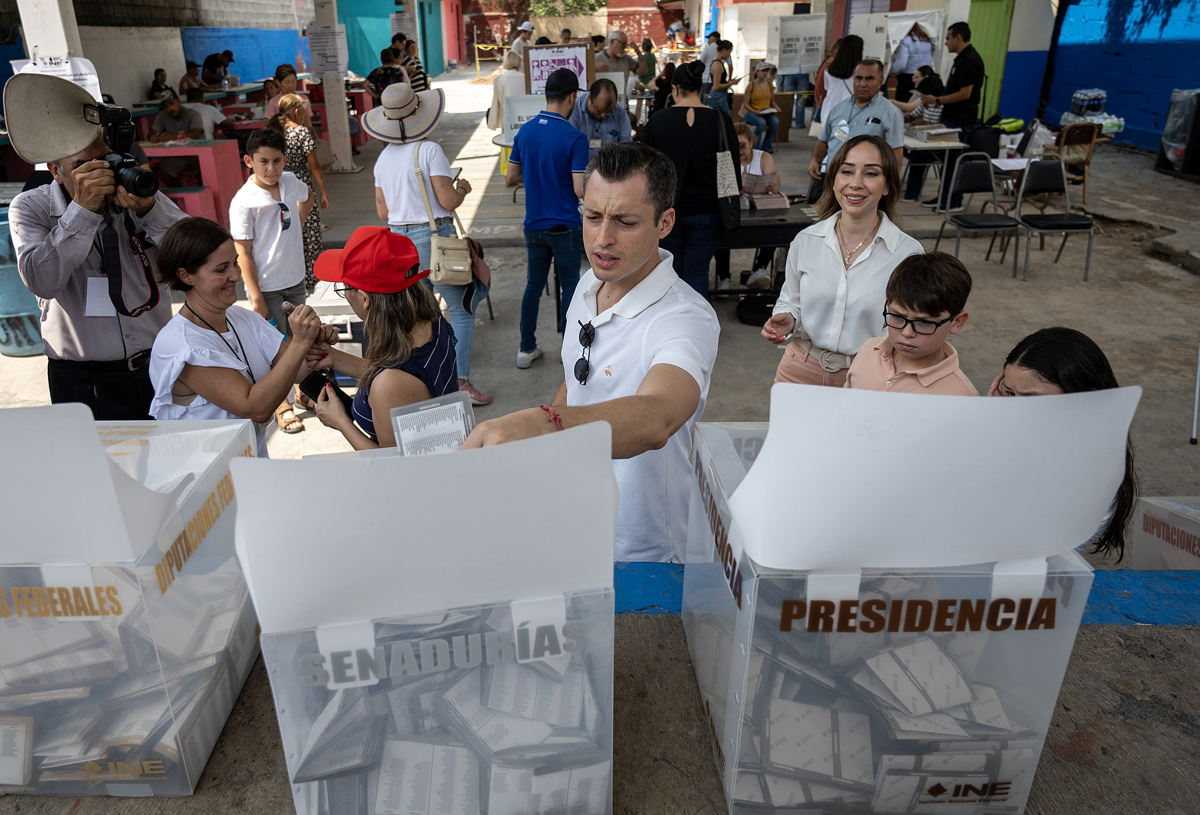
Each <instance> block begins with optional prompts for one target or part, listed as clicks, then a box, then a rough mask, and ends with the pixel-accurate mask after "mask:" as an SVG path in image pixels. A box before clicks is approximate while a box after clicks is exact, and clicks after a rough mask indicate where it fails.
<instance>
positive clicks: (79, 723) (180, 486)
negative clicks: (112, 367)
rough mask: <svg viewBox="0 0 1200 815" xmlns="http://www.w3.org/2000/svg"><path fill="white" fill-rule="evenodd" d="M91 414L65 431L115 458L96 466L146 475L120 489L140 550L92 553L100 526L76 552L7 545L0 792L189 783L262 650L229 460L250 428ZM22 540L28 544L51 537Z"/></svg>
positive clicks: (0, 664) (133, 476)
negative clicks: (66, 558)
mask: <svg viewBox="0 0 1200 815" xmlns="http://www.w3.org/2000/svg"><path fill="white" fill-rule="evenodd" d="M40 410H53V409H40ZM85 412H86V409H85ZM6 413H7V412H6ZM43 415H47V414H43ZM84 418H85V419H86V423H85V424H84V425H79V424H77V423H74V422H69V423H68V425H69V426H64V427H60V428H58V429H57V431H56V432H60V433H64V434H67V435H69V434H71V433H74V432H77V431H81V432H84V433H87V434H90V436H91V438H90V439H89V441H91V444H92V445H93V446H95V453H96V454H97V455H98V456H99V457H100V458H101V459H104V458H105V455H104V453H107V454H108V455H107V459H108V460H110V461H111V462H112V464H113V465H115V468H114V470H113V471H112V472H111V473H109V472H108V470H107V461H106V462H103V464H104V465H105V466H104V467H102V468H101V469H100V470H99V472H100V473H102V474H110V475H111V476H112V479H113V480H114V483H115V482H116V481H121V480H123V479H126V477H128V479H127V480H128V484H127V485H126V486H129V487H131V488H132V487H136V488H137V489H136V490H134V491H133V492H132V493H130V494H129V495H124V494H121V489H120V488H119V489H118V494H119V495H120V500H121V502H122V507H123V508H125V509H127V510H130V511H131V514H130V515H129V517H130V518H131V519H133V518H135V516H136V520H131V521H130V529H129V541H128V542H127V543H126V546H127V548H129V549H130V550H131V551H132V552H133V553H134V557H133V559H131V560H128V561H122V562H104V563H97V562H93V561H91V559H90V558H88V557H87V554H86V553H87V551H88V550H89V547H94V546H95V543H96V542H95V540H91V541H89V540H84V541H80V546H81V548H80V554H79V555H78V560H77V562H78V563H79V564H80V565H63V564H61V563H60V564H54V565H48V564H39V563H36V562H27V563H20V562H14V561H16V560H17V559H18V558H19V557H20V556H21V554H22V553H21V552H14V551H12V550H5V551H4V552H3V555H4V560H5V561H6V562H7V565H2V566H0V793H18V794H26V795H29V794H32V795H74V796H78V795H118V796H145V795H188V794H190V793H191V792H192V790H193V789H194V788H195V786H196V783H197V782H198V781H199V778H200V774H201V772H202V771H203V769H204V765H205V763H206V762H207V760H208V756H209V754H210V753H211V751H212V748H213V745H214V744H215V743H216V741H217V737H218V736H219V735H220V733H221V730H222V729H223V728H224V726H225V720H226V718H227V717H228V715H229V712H230V710H231V709H232V707H233V703H234V701H235V700H236V699H237V696H238V694H239V693H240V691H241V687H242V684H243V682H244V681H245V679H246V676H247V674H248V673H249V670H250V667H251V665H252V664H253V661H254V659H255V657H256V656H257V653H258V642H257V627H258V622H257V619H256V617H255V614H254V609H253V606H252V605H251V603H250V597H249V594H248V592H247V589H246V582H245V580H244V578H243V575H242V570H241V568H240V566H239V564H238V561H237V558H236V557H235V555H234V543H233V528H234V524H233V514H234V511H235V506H236V499H235V496H234V493H233V486H232V481H231V479H230V477H229V464H230V461H231V460H233V459H234V458H236V457H238V456H243V455H253V449H254V434H253V430H252V428H251V426H250V424H249V423H248V422H137V423H117V424H112V423H105V424H95V423H93V422H91V421H90V416H86V417H84ZM12 426H13V425H9V426H8V427H6V431H7V430H11V429H12ZM30 432H32V433H34V434H35V435H36V434H37V433H38V432H40V431H37V430H31V431H30ZM97 433H98V434H99V437H100V443H101V444H103V446H104V448H103V452H101V451H100V448H99V445H96V444H95V437H96V435H97ZM85 446H86V445H85ZM89 453H90V451H89V450H86V449H77V451H76V455H77V456H78V457H80V458H85V457H87V456H88V455H89ZM116 468H119V470H120V472H116ZM14 469H17V470H19V469H20V467H19V466H14ZM134 482H136V483H134ZM139 485H140V486H139ZM93 486H94V485H93ZM72 489H74V487H72ZM81 489H84V488H82V487H81ZM48 509H49V510H51V511H53V507H50V508H48ZM58 511H63V510H62V509H61V508H60V509H59V510H58ZM160 518H161V519H162V522H161V525H160V524H159V519H160ZM139 522H141V523H143V524H144V527H145V528H144V529H143V530H142V531H143V532H146V535H147V540H146V542H145V543H146V545H145V546H142V545H141V544H139V542H138V540H137V538H138V537H139V536H138V534H137V533H136V530H134V529H133V527H134V525H136V524H137V523H139ZM47 523H48V525H49V522H47ZM101 526H102V525H101ZM108 534H114V533H113V531H112V530H108V529H103V528H97V529H96V530H95V536H96V537H101V538H102V537H104V536H106V535H108ZM10 543H11V541H10ZM20 543H21V544H22V545H23V552H24V555H25V556H26V557H28V558H33V557H36V555H37V553H38V552H39V551H45V549H46V548H48V547H39V546H37V545H35V543H34V542H33V541H28V540H26V541H21V542H20ZM57 544H58V545H59V548H60V549H62V548H63V547H62V544H63V542H61V541H59V542H57ZM92 550H93V551H94V548H93V549H92Z"/></svg>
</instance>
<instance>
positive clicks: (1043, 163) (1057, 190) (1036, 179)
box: [1013, 153, 1096, 281]
mask: <svg viewBox="0 0 1200 815" xmlns="http://www.w3.org/2000/svg"><path fill="white" fill-rule="evenodd" d="M1046 194H1050V195H1054V194H1059V195H1062V197H1063V210H1064V212H1062V213H1061V214H1060V213H1038V214H1036V215H1023V214H1022V213H1021V205H1022V204H1023V203H1024V201H1025V196H1027V195H1046ZM1016 217H1017V220H1018V221H1019V222H1020V224H1021V226H1023V227H1024V228H1025V230H1026V233H1027V235H1026V239H1025V280H1029V244H1030V243H1031V242H1032V241H1033V236H1034V235H1035V234H1046V235H1062V236H1063V242H1062V246H1060V247H1058V254H1057V255H1055V256H1054V262H1055V263H1058V260H1059V258H1061V257H1062V253H1063V249H1064V248H1066V245H1067V238H1069V237H1071V235H1073V234H1075V233H1079V232H1086V233H1087V236H1088V245H1087V260H1086V261H1084V264H1083V279H1084V280H1085V281H1086V280H1087V279H1088V270H1089V269H1090V268H1091V265H1092V239H1093V238H1094V237H1095V234H1096V224H1095V222H1094V221H1092V219H1091V218H1089V217H1088V216H1086V215H1079V214H1077V213H1074V212H1071V194H1070V193H1069V192H1068V191H1067V171H1066V168H1065V167H1063V161H1062V157H1061V156H1058V155H1055V154H1054V153H1044V154H1042V155H1041V156H1038V157H1037V158H1035V159H1031V160H1030V162H1029V166H1027V167H1026V168H1025V175H1024V177H1022V179H1021V189H1020V190H1019V191H1018V192H1017V211H1016ZM1015 251H1016V250H1014V253H1015ZM1014 260H1015V258H1014ZM1016 276H1017V269H1016V266H1015V265H1014V266H1013V277H1016Z"/></svg>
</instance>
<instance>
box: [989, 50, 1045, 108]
mask: <svg viewBox="0 0 1200 815" xmlns="http://www.w3.org/2000/svg"><path fill="white" fill-rule="evenodd" d="M1046 56H1047V52H1046V51H1009V52H1008V54H1007V55H1006V56H1005V58H1004V84H1003V85H1001V86H1000V113H1001V114H1003V116H1004V118H1006V119H1024V120H1025V121H1026V122H1028V121H1029V120H1030V119H1032V118H1033V117H1034V116H1036V115H1037V109H1038V101H1039V99H1038V97H1040V96H1041V93H1042V79H1044V78H1045V76H1046Z"/></svg>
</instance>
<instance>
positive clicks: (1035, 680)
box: [683, 386, 1136, 815]
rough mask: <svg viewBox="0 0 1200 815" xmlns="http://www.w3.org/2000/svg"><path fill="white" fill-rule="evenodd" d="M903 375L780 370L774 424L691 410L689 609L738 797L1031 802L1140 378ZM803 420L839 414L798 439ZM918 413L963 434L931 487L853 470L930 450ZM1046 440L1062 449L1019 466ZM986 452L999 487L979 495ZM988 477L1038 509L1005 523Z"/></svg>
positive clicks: (937, 429)
mask: <svg viewBox="0 0 1200 815" xmlns="http://www.w3.org/2000/svg"><path fill="white" fill-rule="evenodd" d="M893 396H894V395H892V394H878V393H865V394H864V393H859V392H852V391H846V392H840V391H839V392H834V391H832V389H822V388H805V387H802V386H791V387H788V386H784V387H782V388H781V387H780V386H776V388H775V389H774V390H773V391H772V404H771V417H772V422H771V425H770V428H768V427H767V426H766V425H763V424H704V423H702V424H700V425H697V430H696V434H695V436H694V444H693V462H694V473H695V482H694V486H693V490H692V501H691V509H690V515H689V525H688V550H687V557H688V560H687V565H686V568H685V574H684V597H683V614H684V618H683V619H684V626H685V630H686V632H687V637H688V645H689V650H690V653H691V655H692V661H693V663H694V665H695V668H696V675H697V682H698V685H699V688H700V694H701V697H702V700H703V702H704V709H705V712H706V714H707V717H708V719H709V723H710V727H711V730H712V741H713V751H714V758H715V759H716V762H717V766H718V769H719V770H720V772H721V775H722V779H723V782H724V786H725V791H726V796H727V799H728V803H729V812H730V813H731V815H732V813H750V812H758V811H763V810H767V811H787V812H794V811H847V812H872V813H938V812H947V811H953V812H957V813H969V814H970V815H976V814H977V815H985V814H987V815H991V814H993V813H994V814H995V815H1000V814H1001V813H1020V812H1022V811H1023V810H1024V807H1025V803H1026V800H1027V799H1028V796H1029V791H1030V788H1031V786H1032V782H1033V777H1034V773H1035V771H1036V769H1037V763H1038V758H1039V756H1040V753H1041V748H1042V745H1043V742H1044V740H1045V737H1046V733H1047V731H1048V728H1049V725H1050V717H1051V715H1052V713H1053V709H1054V704H1055V701H1056V699H1057V695H1058V690H1059V686H1060V685H1061V682H1062V678H1063V674H1064V672H1065V670H1066V664H1067V660H1068V658H1069V656H1070V652H1071V646H1072V643H1073V641H1074V638H1075V634H1076V631H1077V630H1078V626H1079V623H1080V620H1081V619H1082V615H1083V610H1084V607H1085V605H1086V602H1087V595H1088V592H1089V590H1090V587H1091V580H1092V572H1091V569H1090V567H1089V566H1088V565H1087V564H1086V562H1085V561H1083V559H1082V558H1080V557H1079V555H1078V554H1076V553H1075V552H1074V551H1072V548H1073V547H1074V546H1075V545H1077V544H1078V543H1079V542H1081V541H1085V540H1087V538H1088V537H1089V536H1090V535H1091V534H1092V533H1093V531H1094V530H1095V528H1096V527H1097V525H1098V524H1099V522H1100V519H1101V518H1103V516H1104V512H1105V510H1106V509H1107V502H1108V499H1107V497H1106V496H1111V495H1112V494H1113V493H1114V492H1115V490H1116V485H1117V484H1118V483H1119V482H1120V478H1121V473H1122V468H1123V461H1124V445H1125V437H1126V434H1127V432H1128V423H1129V420H1130V418H1131V417H1132V413H1133V408H1134V406H1135V405H1136V394H1130V393H1124V394H1122V393H1119V392H1110V393H1109V394H1106V395H1103V396H1100V395H1098V394H1088V395H1084V396H1087V397H1089V399H1085V400H1076V401H1075V403H1074V404H1072V403H1071V400H1070V399H1068V400H1066V401H1065V402H1059V403H1057V404H1056V403H1055V400H1053V399H1049V400H1034V399H1030V400H1007V401H1010V402H1013V403H1016V402H1017V401H1022V402H1024V403H1025V404H1022V405H1013V406H1012V407H1011V408H1010V407H1009V406H1007V405H1001V404H1000V402H1001V401H1002V400H967V399H948V398H938V397H907V398H905V397H903V396H901V397H900V398H899V399H895V398H890V397H893ZM1096 397H1099V398H1096ZM986 402H992V403H993V404H986ZM910 409H911V411H910ZM1009 410H1016V411H1017V414H1018V415H1016V416H1010V415H1008V413H1007V411H1009ZM960 414H961V415H960ZM1026 414H1028V415H1026ZM1097 414H1098V416H1097ZM1089 415H1090V418H1082V417H1089ZM797 417H803V421H798V420H797ZM1081 422H1082V423H1085V424H1089V426H1088V427H1086V428H1084V427H1079V426H1078V425H1079V424H1080V423H1081ZM812 426H820V427H824V428H835V430H834V431H832V432H825V433H822V434H820V438H817V437H816V436H814V435H813V434H811V433H809V434H807V435H805V441H804V444H799V443H797V440H796V439H795V438H793V436H794V435H795V432H796V431H797V429H800V430H803V429H807V428H811V427H812ZM1029 427H1033V428H1038V432H1035V433H1030V431H1029V430H1028V429H1027V428H1029ZM900 428H904V430H903V431H902V430H901V429H900ZM914 428H916V429H914ZM922 429H926V430H927V432H929V433H935V434H936V435H937V442H938V444H944V445H946V446H948V449H954V450H956V451H958V454H959V457H958V458H956V468H955V471H954V472H953V474H952V476H951V475H950V474H947V476H946V477H939V478H938V479H937V483H936V485H930V489H929V495H930V496H933V497H934V498H935V499H936V500H933V501H932V502H930V501H926V502H924V503H922V501H921V500H918V499H919V498H920V497H921V496H922V495H924V494H925V493H924V492H923V491H921V490H916V491H912V490H907V491H906V490H904V489H900V488H899V487H898V486H897V484H896V483H891V482H889V481H888V480H887V479H883V478H880V479H875V482H877V483H878V484H879V490H878V491H875V492H869V491H866V492H865V491H863V490H862V489H860V488H858V487H856V488H855V489H849V488H848V487H847V485H849V484H860V481H861V479H860V480H858V481H856V480H855V476H854V475H853V474H854V473H859V472H869V471H871V470H870V465H869V463H870V462H878V461H899V462H905V464H904V465H903V466H902V469H905V468H907V467H909V466H910V465H909V464H908V463H909V462H918V461H920V460H921V459H920V456H921V454H922V451H924V452H925V453H928V451H929V450H933V449H936V445H934V444H932V442H931V439H930V438H927V437H924V436H923V435H922ZM768 430H769V432H768ZM789 431H791V432H789ZM1043 434H1044V435H1043ZM989 435H990V436H991V444H981V445H976V446H975V448H974V449H972V444H971V439H973V438H975V437H976V436H979V437H981V438H982V439H983V440H985V441H986V440H988V438H989ZM1024 435H1031V436H1032V437H1031V438H1028V439H1026V438H1024ZM893 439H894V440H896V441H895V442H893ZM823 445H829V449H823ZM906 445H907V446H906ZM992 445H994V448H995V449H993V448H992ZM910 448H911V449H910ZM797 449H804V451H805V456H811V458H812V461H814V462H820V466H813V467H812V468H806V467H804V466H801V467H799V468H798V467H797V466H796V459H795V455H794V451H795V450H797ZM1033 450H1036V451H1039V452H1041V453H1044V454H1046V456H1047V460H1049V461H1051V462H1054V461H1057V464H1058V466H1057V467H1056V466H1054V465H1049V466H1048V468H1047V469H1048V470H1050V472H1045V473H1041V474H1040V475H1041V477H1039V478H1030V477H1027V478H1026V481H1027V482H1028V483H1022V482H1020V481H1013V482H1012V485H1011V486H1010V487H1007V488H1006V487H1005V486H1004V483H1005V479H1006V478H1007V476H1006V475H1005V470H1006V469H1007V468H1009V467H1015V465H1016V464H1018V463H1020V462H1021V461H1022V456H1028V455H1030V453H1031V451H1033ZM1000 451H1004V452H1000ZM1084 451H1089V452H1084ZM1056 455H1061V458H1060V459H1056ZM1089 455H1093V456H1095V458H1091V459H1089ZM1006 459H1007V460H1006ZM1039 460H1041V459H1039ZM1064 463H1069V464H1070V465H1071V466H1074V465H1075V464H1078V465H1079V466H1080V468H1082V469H1085V470H1086V469H1090V473H1089V474H1088V475H1080V476H1078V477H1067V476H1065V475H1064V472H1062V471H1061V466H1062V465H1063V464H1064ZM989 468H992V469H997V468H998V472H997V478H998V479H999V484H1000V486H999V487H998V489H1000V490H1001V492H1000V494H999V495H998V496H993V495H984V496H982V497H979V496H974V495H973V493H974V492H976V491H979V490H980V489H981V487H980V485H981V484H988V487H989V488H997V487H996V485H995V483H993V482H989V481H988V480H987V479H986V478H985V477H984V476H983V475H981V473H984V472H986V471H987V470H988V469H989ZM842 469H847V470H848V472H847V473H842V474H839V471H840V470H842ZM918 469H919V468H918ZM810 470H811V472H810ZM1055 470H1060V471H1055ZM798 473H799V474H798ZM1089 480H1090V481H1091V483H1087V482H1089ZM773 485H780V487H779V489H778V490H777V491H776V490H774V488H773ZM1006 489H1007V494H1006V493H1005V490H1006ZM1076 490H1078V491H1077V492H1076ZM794 496H802V497H803V500H804V501H809V500H811V501H812V502H813V504H814V508H813V509H812V511H811V512H810V511H809V510H807V509H806V510H805V511H803V512H795V511H791V510H792V507H794V506H795V502H794V500H793V501H789V500H788V498H789V497H794ZM994 498H995V499H997V500H998V504H997V505H999V506H1012V505H1017V506H1021V507H1022V509H1023V510H1025V511H1027V512H1028V513H1029V515H1028V517H1025V518H1021V519H1020V520H1017V516H1014V515H1009V516H1006V523H1005V524H1004V525H1003V526H1002V527H997V526H995V525H994V523H993V522H992V521H991V519H990V517H988V516H989V515H990V506H991V505H992V500H993V499H994ZM906 504H907V505H906ZM1055 512H1060V513H1061V514H1062V517H1055V514H1054V513H1055ZM973 516H977V517H978V518H979V519H983V520H978V521H974V520H972V517H973ZM1039 527H1040V528H1039ZM1062 541H1066V543H1065V544H1063V543H1062ZM764 542H765V543H764ZM772 542H774V543H777V544H778V545H776V546H772V545H771V543H772ZM1022 547H1024V551H1021V549H1022ZM1039 548H1040V550H1041V554H1040V557H1039V556H1038V550H1039ZM1006 549H1007V550H1009V551H1011V552H1013V553H1015V554H1017V555H1019V557H1018V558H1017V559H1016V562H1012V563H997V562H996V559H997V558H996V556H995V555H992V556H991V557H990V558H989V557H988V556H987V553H988V552H997V553H1003V552H1005V550H1006ZM947 807H949V808H947Z"/></svg>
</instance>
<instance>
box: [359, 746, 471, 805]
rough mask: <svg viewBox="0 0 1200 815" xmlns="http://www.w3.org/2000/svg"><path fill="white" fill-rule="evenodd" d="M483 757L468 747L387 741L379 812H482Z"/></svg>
mask: <svg viewBox="0 0 1200 815" xmlns="http://www.w3.org/2000/svg"><path fill="white" fill-rule="evenodd" d="M478 813H479V762H478V760H477V759H476V758H475V756H474V755H472V754H471V751H470V750H468V749H467V748H465V747H448V746H443V745H439V744H427V743H425V742H417V741H388V742H385V743H384V745H383V763H382V764H381V765H380V768H379V787H378V790H377V791H376V795H375V815H478Z"/></svg>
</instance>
